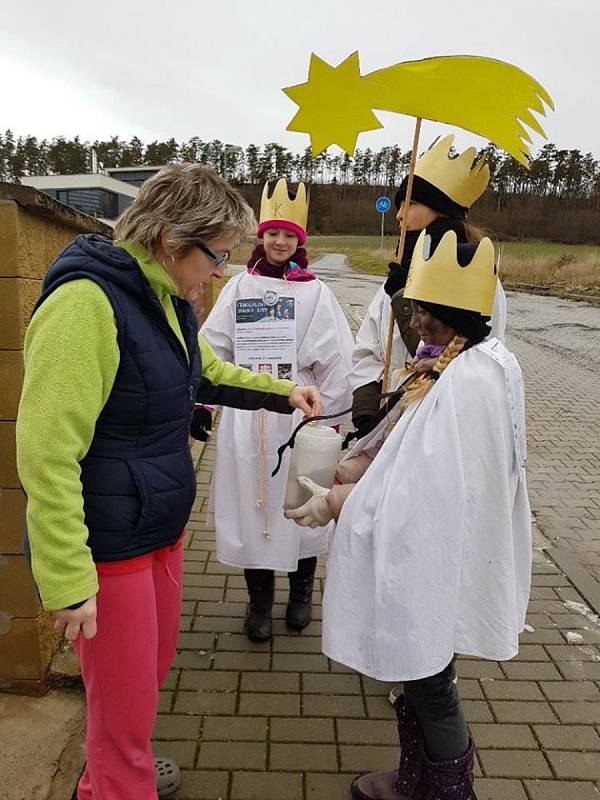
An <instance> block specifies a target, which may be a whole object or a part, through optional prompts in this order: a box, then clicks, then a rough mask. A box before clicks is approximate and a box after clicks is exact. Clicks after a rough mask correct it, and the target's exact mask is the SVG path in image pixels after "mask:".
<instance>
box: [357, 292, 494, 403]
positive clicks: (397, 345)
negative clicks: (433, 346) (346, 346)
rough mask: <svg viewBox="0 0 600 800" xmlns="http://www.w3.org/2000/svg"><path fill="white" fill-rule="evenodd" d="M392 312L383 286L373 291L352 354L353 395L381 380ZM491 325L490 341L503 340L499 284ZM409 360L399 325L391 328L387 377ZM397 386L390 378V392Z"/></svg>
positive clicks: (409, 356)
mask: <svg viewBox="0 0 600 800" xmlns="http://www.w3.org/2000/svg"><path fill="white" fill-rule="evenodd" d="M391 313H392V304H391V302H390V298H389V297H388V295H387V294H386V293H385V291H384V289H383V284H382V285H381V286H380V287H379V289H378V290H377V291H376V292H375V295H374V297H373V299H372V300H371V302H370V304H369V307H368V308H367V311H366V313H365V317H364V319H363V322H362V325H361V326H360V328H359V331H358V333H357V334H356V344H355V345H354V351H353V353H352V372H351V373H350V386H351V387H352V391H353V392H354V391H356V389H358V388H360V387H361V386H365V385H366V384H368V383H373V382H376V381H380V380H381V378H382V376H383V364H384V361H385V348H386V343H387V337H388V326H389V324H390V314H391ZM490 325H491V329H492V330H491V333H490V338H492V337H496V339H500V341H504V333H505V331H506V295H505V294H504V289H503V288H502V284H501V283H500V281H498V284H497V286H496V293H495V295H494V307H493V308H492V318H491V321H490ZM410 358H411V355H410V353H409V352H408V349H407V347H406V345H405V344H404V342H403V340H402V337H401V336H400V331H399V330H398V326H397V325H394V335H393V340H392V366H391V370H390V374H391V375H393V373H394V371H395V370H397V369H402V367H403V366H404V364H405V363H406V362H407V361H409V360H410ZM397 384H398V381H397V380H394V379H393V378H392V381H391V383H390V389H395V388H396V386H397Z"/></svg>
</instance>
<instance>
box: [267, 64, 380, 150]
mask: <svg viewBox="0 0 600 800" xmlns="http://www.w3.org/2000/svg"><path fill="white" fill-rule="evenodd" d="M365 88H366V87H365V85H364V83H363V82H362V78H361V74H360V65H359V61H358V53H357V52H356V53H352V55H350V56H348V58H346V59H345V60H344V61H342V62H341V64H338V66H337V67H332V66H331V64H328V63H327V62H326V61H323V59H321V58H319V56H316V55H315V54H314V53H313V54H312V55H311V57H310V66H309V69H308V81H307V82H306V83H300V84H298V85H297V86H289V87H288V88H287V89H284V90H283V91H284V92H285V94H287V96H288V97H289V98H290V99H291V100H293V101H294V102H295V103H297V104H298V105H299V106H300V110H299V111H298V113H297V114H296V116H295V117H294V119H293V120H292V121H291V122H290V124H289V125H288V127H287V130H288V131H298V132H300V133H308V134H309V135H310V140H311V147H312V151H313V153H314V154H315V155H316V154H317V153H321V152H322V151H323V150H326V149H327V148H328V147H329V145H331V144H337V145H339V146H340V147H341V148H342V149H343V150H345V151H346V152H348V153H353V152H354V148H355V147H356V140H357V138H358V134H359V133H360V132H361V131H372V130H377V129H378V128H382V127H383V125H382V124H381V122H380V121H379V120H378V119H377V117H376V116H375V114H374V113H373V112H372V111H371V104H370V101H369V99H368V98H367V97H366V96H365Z"/></svg>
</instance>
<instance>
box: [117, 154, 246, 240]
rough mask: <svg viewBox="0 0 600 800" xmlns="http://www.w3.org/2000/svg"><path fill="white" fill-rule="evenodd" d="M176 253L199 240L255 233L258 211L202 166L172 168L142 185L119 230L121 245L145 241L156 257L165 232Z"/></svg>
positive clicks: (165, 169) (124, 214)
mask: <svg viewBox="0 0 600 800" xmlns="http://www.w3.org/2000/svg"><path fill="white" fill-rule="evenodd" d="M165 229H166V230H167V231H168V237H169V243H170V244H171V245H172V246H173V247H174V249H175V252H176V253H182V252H185V251H186V250H188V249H189V248H190V247H192V246H193V245H194V243H195V242H196V241H197V240H198V239H202V240H203V241H205V242H210V241H212V240H214V239H218V238H219V237H220V236H224V235H228V234H233V235H234V236H236V237H238V238H240V239H241V238H243V237H244V236H247V235H250V234H252V233H254V231H255V229H256V220H255V218H254V212H253V211H252V209H251V208H250V206H249V205H248V203H246V201H245V200H244V198H243V197H242V196H241V195H240V194H239V192H237V191H236V190H235V189H233V188H232V187H231V186H230V185H229V184H228V183H227V181H225V180H224V179H223V178H221V177H220V176H219V175H217V173H216V172H215V171H214V170H212V169H209V168H207V167H201V166H200V165H199V164H171V165H169V166H168V167H164V168H163V169H161V170H160V172H158V173H157V174H156V175H155V176H154V177H152V178H149V180H147V181H146V182H145V183H144V184H143V185H142V187H141V189H140V191H139V194H138V196H137V197H136V198H135V200H134V201H133V203H132V204H131V205H130V206H129V208H128V209H126V211H124V212H123V214H121V216H120V217H119V219H118V220H117V224H116V226H115V234H114V238H115V240H116V241H124V240H126V239H128V240H129V241H133V242H139V243H140V244H142V245H144V247H145V248H146V249H147V250H149V251H150V252H151V253H156V251H157V249H158V246H159V245H160V237H161V233H162V232H163V230H165Z"/></svg>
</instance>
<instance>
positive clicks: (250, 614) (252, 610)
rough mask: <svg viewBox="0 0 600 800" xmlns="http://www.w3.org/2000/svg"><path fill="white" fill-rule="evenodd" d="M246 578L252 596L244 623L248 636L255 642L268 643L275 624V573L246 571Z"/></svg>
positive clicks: (264, 570)
mask: <svg viewBox="0 0 600 800" xmlns="http://www.w3.org/2000/svg"><path fill="white" fill-rule="evenodd" d="M244 576H245V578H246V585H247V587H248V594H249V596H250V601H249V603H248V608H247V610H246V621H245V622H244V630H245V632H246V636H247V637H248V638H249V639H250V640H251V641H253V642H268V641H269V639H270V638H271V627H272V623H273V619H272V613H273V596H274V594H275V573H274V572H272V571H271V570H269V569H245V570H244Z"/></svg>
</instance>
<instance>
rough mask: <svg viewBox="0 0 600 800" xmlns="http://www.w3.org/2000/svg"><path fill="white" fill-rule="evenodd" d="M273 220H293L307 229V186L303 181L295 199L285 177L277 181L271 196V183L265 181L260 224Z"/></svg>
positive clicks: (303, 228)
mask: <svg viewBox="0 0 600 800" xmlns="http://www.w3.org/2000/svg"><path fill="white" fill-rule="evenodd" d="M272 220H282V221H285V222H291V223H292V224H293V225H297V226H298V227H300V228H301V229H302V230H303V231H306V223H307V220H308V199H307V197H306V187H305V185H304V184H303V183H299V184H298V190H297V192H296V197H295V198H294V199H293V200H292V199H291V197H290V195H289V192H288V186H287V181H286V180H285V178H280V179H279V180H278V181H277V183H276V184H275V188H274V189H273V194H272V195H271V197H269V184H268V183H265V187H264V189H263V193H262V199H261V201H260V218H259V225H261V224H262V223H263V222H270V221H272Z"/></svg>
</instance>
